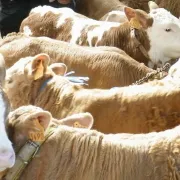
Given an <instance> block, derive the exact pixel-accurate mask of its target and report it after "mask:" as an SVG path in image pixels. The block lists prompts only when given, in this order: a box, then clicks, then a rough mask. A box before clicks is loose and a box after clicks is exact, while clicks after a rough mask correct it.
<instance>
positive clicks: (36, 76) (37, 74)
mask: <svg viewBox="0 0 180 180" xmlns="http://www.w3.org/2000/svg"><path fill="white" fill-rule="evenodd" d="M43 73H44V67H43V64H42V61H40V63H39V64H38V65H37V67H36V69H35V72H34V80H37V79H39V78H41V77H43Z"/></svg>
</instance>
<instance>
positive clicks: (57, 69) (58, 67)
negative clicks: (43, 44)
mask: <svg viewBox="0 0 180 180" xmlns="http://www.w3.org/2000/svg"><path fill="white" fill-rule="evenodd" d="M49 67H50V68H51V69H52V71H53V72H54V73H55V74H56V75H60V76H64V74H65V73H66V72H67V66H66V65H65V64H64V63H53V64H51V65H50V66H49Z"/></svg>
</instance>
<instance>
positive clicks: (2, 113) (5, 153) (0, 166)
mask: <svg viewBox="0 0 180 180" xmlns="http://www.w3.org/2000/svg"><path fill="white" fill-rule="evenodd" d="M5 72H6V71H5V64H4V59H3V57H2V55H0V178H1V176H2V174H3V171H4V170H5V169H7V168H10V167H12V166H13V165H14V161H15V154H14V150H13V147H12V144H11V142H10V140H9V139H8V136H7V133H6V128H5V124H6V118H7V115H8V113H9V109H10V107H9V102H8V99H7V96H6V95H5V93H4V92H3V89H2V85H3V83H4V78H5Z"/></svg>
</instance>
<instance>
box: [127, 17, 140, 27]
mask: <svg viewBox="0 0 180 180" xmlns="http://www.w3.org/2000/svg"><path fill="white" fill-rule="evenodd" d="M130 25H131V27H132V28H135V29H141V28H142V25H141V24H140V22H139V21H138V20H137V19H136V18H132V19H131V20H130Z"/></svg>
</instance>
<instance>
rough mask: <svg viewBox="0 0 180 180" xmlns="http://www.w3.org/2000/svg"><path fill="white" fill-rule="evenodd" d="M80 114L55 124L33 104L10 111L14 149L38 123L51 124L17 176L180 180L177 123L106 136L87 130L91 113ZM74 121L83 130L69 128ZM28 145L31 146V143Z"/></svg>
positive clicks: (35, 179) (179, 129) (8, 179)
mask: <svg viewBox="0 0 180 180" xmlns="http://www.w3.org/2000/svg"><path fill="white" fill-rule="evenodd" d="M78 116H79V115H76V119H74V117H68V118H66V119H63V120H62V121H59V122H60V125H58V122H57V120H54V119H52V118H51V116H50V115H49V114H48V113H47V112H45V111H43V110H42V109H40V108H37V107H33V106H26V107H21V108H19V109H17V110H15V111H14V112H12V113H11V114H10V115H9V118H8V120H9V123H8V124H9V128H10V129H12V130H11V132H13V133H12V134H11V139H12V141H13V143H14V145H15V147H17V149H19V147H23V146H24V145H25V144H26V142H27V141H28V139H29V138H30V137H29V134H30V133H38V132H39V131H41V129H40V128H39V126H40V127H41V126H42V127H44V129H45V130H46V132H47V131H48V129H51V128H55V129H54V133H53V134H52V135H51V136H50V137H49V138H48V139H47V140H46V141H45V142H44V143H43V144H42V145H41V147H40V149H39V151H38V152H37V154H36V155H35V157H34V158H33V159H32V161H31V162H29V163H28V166H27V167H26V169H24V171H23V173H22V175H21V177H20V178H19V179H20V180H24V179H25V180H32V179H33V180H44V179H61V180H67V179H73V180H85V179H86V180H94V179H99V180H104V179H111V180H117V179H121V180H145V179H146V180H179V179H180V169H179V168H180V153H179V152H180V126H177V127H176V128H174V129H170V130H166V131H162V132H159V133H157V132H153V133H149V134H137V135H134V134H110V135H106V134H103V133H100V132H97V131H95V130H87V128H90V127H91V124H92V122H93V119H92V116H90V115H86V118H85V117H82V115H81V116H79V118H78ZM34 122H36V123H34ZM75 123H76V124H77V123H79V124H81V123H84V125H85V126H86V127H87V128H86V129H80V128H73V127H68V126H74V124H75ZM37 124H39V125H38V126H37ZM56 124H57V127H55V126H56ZM61 124H63V125H61ZM47 126H48V128H47ZM34 143H38V142H34ZM28 145H29V147H32V148H34V146H33V143H28ZM25 146H27V144H26V145H25ZM25 146H24V147H25ZM21 152H22V151H20V152H19V155H21ZM26 154H27V153H26ZM17 159H20V158H18V156H17ZM15 169H16V168H15V167H14V169H12V170H10V173H9V174H8V175H7V177H6V180H11V177H12V176H11V173H15V171H14V170H15Z"/></svg>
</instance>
